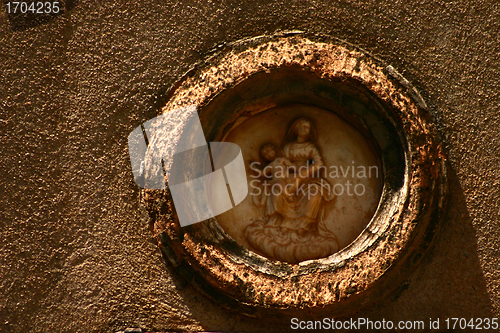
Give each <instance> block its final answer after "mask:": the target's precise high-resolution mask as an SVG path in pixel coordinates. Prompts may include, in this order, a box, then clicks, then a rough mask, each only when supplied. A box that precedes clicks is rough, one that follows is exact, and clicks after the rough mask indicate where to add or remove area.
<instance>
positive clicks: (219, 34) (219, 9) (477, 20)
mask: <svg viewBox="0 0 500 333" xmlns="http://www.w3.org/2000/svg"><path fill="white" fill-rule="evenodd" d="M69 7H71V9H70V10H68V11H67V12H66V13H65V14H64V15H61V16H59V17H57V18H55V19H53V20H51V21H48V22H47V23H45V24H42V25H38V26H33V27H31V28H29V27H22V26H21V27H20V26H18V25H11V24H10V22H9V20H8V17H7V15H6V13H5V12H4V11H2V13H1V14H0V59H1V62H0V88H1V89H0V143H1V149H0V193H1V194H0V278H1V280H0V295H2V296H1V297H0V331H1V332H26V331H28V330H31V331H33V332H49V331H52V332H113V331H116V330H119V329H123V328H125V327H130V326H135V327H142V328H145V329H149V330H174V329H177V330H235V331H281V330H286V329H287V324H286V323H276V322H273V320H272V318H269V319H268V320H267V321H255V320H251V319H247V318H242V317H240V316H238V315H236V314H233V313H228V312H226V311H225V310H223V309H222V308H220V307H219V306H218V305H216V304H214V303H212V302H211V301H209V300H207V299H206V298H205V297H204V296H202V295H200V294H199V293H198V292H197V291H195V290H194V289H193V288H192V287H191V286H190V285H188V284H186V283H185V282H184V281H183V280H182V279H180V278H179V277H177V276H176V275H175V274H173V273H172V271H171V270H170V269H169V268H166V267H165V264H164V262H163V261H162V259H161V256H160V254H159V251H158V249H157V247H156V245H155V244H154V243H153V242H152V241H151V235H150V232H149V230H148V228H147V222H146V215H145V213H144V211H143V210H142V208H141V205H140V204H139V203H140V201H139V200H140V199H139V189H138V188H137V186H136V185H135V184H134V183H133V179H132V174H131V171H130V166H129V160H128V151H127V136H128V134H129V133H130V131H132V130H133V129H134V128H135V127H136V126H138V125H139V124H140V123H142V122H144V121H146V120H148V119H150V118H152V117H154V116H155V112H156V109H157V108H158V104H159V103H158V101H161V99H162V96H163V94H164V92H165V91H166V89H167V88H168V87H169V86H170V85H171V84H172V83H174V82H175V81H176V80H177V79H178V78H179V77H181V76H182V74H183V73H185V72H186V71H187V70H189V68H190V67H191V66H193V64H195V63H196V62H197V61H199V60H200V59H202V58H203V55H204V54H205V53H206V52H207V51H208V50H210V49H212V48H214V47H215V46H217V45H218V44H220V43H224V42H229V41H234V40H237V39H240V38H244V37H249V36H257V35H261V34H269V33H273V32H275V31H278V30H287V29H288V30H292V29H299V30H305V31H309V32H319V33H323V34H328V35H332V36H334V37H338V38H341V39H344V40H346V41H348V42H351V43H353V44H356V45H358V46H360V47H362V48H363V49H365V50H366V51H367V52H369V53H371V54H373V55H375V56H376V57H379V58H381V59H382V60H383V61H385V62H386V63H387V64H390V65H392V66H393V67H395V68H396V69H397V70H398V71H399V72H401V73H402V74H403V75H404V76H405V77H406V78H407V79H409V80H410V81H411V82H412V83H413V84H414V85H415V86H416V88H417V89H419V90H420V92H421V94H422V96H423V97H424V99H425V100H426V102H427V103H428V105H429V107H430V111H431V114H432V116H433V117H434V119H435V121H436V123H437V126H438V128H439V130H440V131H441V133H442V135H443V137H444V138H445V146H446V149H447V151H448V154H449V159H450V167H451V175H450V178H451V185H450V205H449V206H450V207H449V210H448V212H447V213H446V215H445V218H444V221H443V228H442V229H441V231H440V233H439V234H438V235H436V241H435V244H434V246H433V248H432V249H431V251H430V253H429V254H428V255H427V256H426V257H425V258H424V260H423V262H422V264H421V265H420V266H419V267H417V268H416V270H415V271H414V273H413V274H412V275H411V276H410V277H409V278H408V280H407V281H406V283H405V284H403V285H402V286H400V288H399V290H398V291H397V292H396V293H395V294H394V295H393V297H391V298H388V299H386V300H384V301H382V302H381V303H380V304H375V305H373V306H371V307H369V308H366V309H365V310H362V311H361V312H359V313H358V314H357V315H356V316H359V317H368V318H370V319H373V320H375V319H381V318H385V319H386V320H394V321H396V320H425V321H428V318H438V317H439V318H441V320H444V319H445V318H448V317H465V318H472V317H482V318H485V317H494V316H496V317H499V316H500V283H499V280H500V245H499V243H500V219H499V215H500V208H499V207H500V192H499V182H500V168H499V166H500V155H499V154H498V151H499V150H500V136H499V134H498V129H499V128H500V113H499V112H498V108H499V105H500V95H499V92H500V88H499V87H500V58H499V57H498V54H499V53H500V39H499V37H498V36H499V32H500V20H499V17H500V4H498V3H497V2H496V1H494V0H491V1H475V0H468V1H423V0H416V1H375V0H372V1H347V0H346V1H328V2H327V1H308V0H295V1H248V2H244V3H243V2H236V1H221V2H215V1H214V2H212V1H201V0H200V1H178V2H169V1H152V0H146V1H135V2H132V1H109V2H106V1H99V0H95V1H78V2H72V6H69Z"/></svg>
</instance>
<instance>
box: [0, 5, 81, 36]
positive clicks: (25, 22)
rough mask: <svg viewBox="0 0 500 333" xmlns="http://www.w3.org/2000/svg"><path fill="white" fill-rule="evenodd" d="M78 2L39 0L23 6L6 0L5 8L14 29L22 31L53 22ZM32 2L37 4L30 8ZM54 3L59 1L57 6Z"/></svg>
mask: <svg viewBox="0 0 500 333" xmlns="http://www.w3.org/2000/svg"><path fill="white" fill-rule="evenodd" d="M8 2H10V3H11V4H10V13H9V12H8V9H7V8H8V7H7V5H6V4H7V3H8ZM78 2H79V0H62V1H61V0H59V1H44V2H41V1H39V2H28V6H27V7H21V5H18V6H17V7H16V6H15V5H14V4H13V2H12V1H10V0H4V3H5V5H4V8H5V11H6V12H7V17H8V19H9V23H10V28H11V29H12V31H22V30H26V29H30V28H34V27H37V26H39V25H42V24H46V23H49V22H51V21H52V20H54V19H55V18H57V17H59V16H61V15H63V14H65V13H67V12H69V11H70V10H72V9H73V8H74V7H75V6H76V5H77V4H78ZM31 3H34V4H35V6H34V7H31V8H30V7H29V5H31ZM54 3H57V6H55V7H54ZM39 4H43V6H41V7H40V5H39ZM47 4H50V5H47ZM56 8H58V9H56ZM14 11H15V12H14ZM23 12H24V13H23Z"/></svg>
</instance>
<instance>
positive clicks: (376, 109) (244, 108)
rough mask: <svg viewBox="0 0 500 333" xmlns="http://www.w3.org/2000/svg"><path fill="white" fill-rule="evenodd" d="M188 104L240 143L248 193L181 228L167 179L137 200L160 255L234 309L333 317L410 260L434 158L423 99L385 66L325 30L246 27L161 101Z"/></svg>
mask: <svg viewBox="0 0 500 333" xmlns="http://www.w3.org/2000/svg"><path fill="white" fill-rule="evenodd" d="M191 105H195V106H196V108H197V110H198V114H199V118H200V121H201V124H202V127H203V131H204V134H205V137H206V140H207V142H217V141H225V142H232V143H236V144H237V145H238V146H239V147H240V149H241V153H242V157H243V161H244V164H245V171H246V176H247V185H248V189H249V193H248V195H247V197H246V198H245V200H243V202H241V203H239V204H238V205H236V206H235V207H234V208H233V209H231V210H229V211H227V212H225V213H223V214H221V215H218V216H215V217H213V218H211V219H208V220H206V221H203V222H201V223H197V224H194V225H190V226H187V227H182V228H181V227H180V225H179V222H178V220H177V218H176V214H177V213H176V210H175V207H174V204H173V200H172V197H171V195H170V193H169V191H168V187H167V190H165V191H160V190H145V193H144V202H145V205H146V207H147V210H148V212H149V215H150V223H151V228H152V230H153V232H154V234H155V236H156V237H157V239H158V241H159V244H160V247H161V249H162V253H163V254H164V257H165V258H166V260H167V261H168V262H169V263H170V264H171V265H173V267H175V268H176V270H177V271H178V272H179V274H181V275H182V276H183V277H184V278H186V279H187V280H189V281H190V282H191V283H193V284H194V285H195V286H196V287H198V288H199V289H200V290H202V291H203V292H204V293H205V294H206V295H208V296H209V297H211V298H213V299H215V300H216V301H218V302H219V303H221V304H223V305H225V306H227V307H229V308H232V309H234V310H238V311H239V312H242V313H245V314H248V315H265V314H273V315H285V316H287V315H292V314H293V315H294V316H310V315H311V314H312V315H318V316H320V315H321V314H328V316H341V315H347V314H349V313H352V312H355V311H357V310H359V309H360V308H361V307H363V306H366V305H367V304H370V303H372V302H374V301H376V300H378V299H380V298H381V297H383V296H385V295H387V294H388V293H389V292H390V291H391V290H393V289H394V288H395V287H396V286H397V284H398V283H399V282H400V281H401V280H402V279H404V278H405V277H406V276H407V274H408V273H409V272H410V270H411V268H412V267H413V266H414V265H415V264H416V263H418V261H419V260H420V258H421V256H422V253H423V252H425V249H426V248H427V247H428V245H429V242H430V240H431V239H432V237H430V236H431V235H432V234H433V232H434V230H435V228H436V226H437V223H438V220H439V218H440V215H441V212H442V210H443V205H444V202H445V197H446V168H445V161H444V154H443V153H442V151H441V147H440V144H439V142H438V141H437V139H436V136H437V134H436V131H435V129H434V127H433V126H432V123H431V122H430V120H429V117H428V114H427V111H426V106H425V103H424V102H423V101H422V99H421V98H420V97H419V95H418V93H417V92H416V90H415V89H413V88H412V87H411V86H410V85H409V83H408V81H406V80H405V79H404V78H402V77H401V76H400V75H399V74H397V72H395V71H394V69H393V68H392V67H390V66H386V65H383V64H382V63H381V62H380V61H378V60H376V59H373V58H372V57H370V56H368V55H367V54H366V53H364V52H362V51H361V50H359V49H357V48H355V47H353V46H351V45H348V44H346V43H343V42H341V41H338V40H334V39H331V38H326V37H318V36H306V35H303V34H289V35H279V36H272V37H261V38H253V39H250V40H245V41H240V42H237V43H234V44H232V45H230V46H227V47H226V48H225V49H222V50H220V51H218V53H215V54H213V55H211V56H210V57H209V58H207V59H206V61H205V62H203V63H200V64H199V65H198V66H197V67H196V68H195V69H193V70H192V71H191V72H190V73H188V74H187V75H186V76H185V77H184V78H182V79H181V80H180V81H179V82H178V83H177V84H176V86H175V88H174V89H173V90H172V91H171V94H170V98H169V100H168V102H167V103H166V105H165V106H164V107H163V109H162V110H161V112H162V113H165V112H170V111H171V110H174V109H179V108H181V107H186V106H191ZM177 130H178V137H179V138H180V140H182V137H183V135H188V134H186V133H183V132H182V127H180V128H178V129H177ZM167 178H168V170H167ZM167 182H168V179H167ZM286 189H288V191H287V190H286ZM266 190H267V192H266ZM212 197H216V196H215V195H214V196H212ZM305 309H307V311H304V310H305Z"/></svg>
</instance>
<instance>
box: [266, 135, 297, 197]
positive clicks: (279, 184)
mask: <svg viewBox="0 0 500 333" xmlns="http://www.w3.org/2000/svg"><path fill="white" fill-rule="evenodd" d="M260 155H261V156H262V157H263V158H264V159H265V160H267V161H268V162H270V163H269V164H268V165H267V166H266V167H265V168H264V170H263V174H264V175H265V176H266V177H271V179H270V180H268V181H265V183H264V184H265V185H264V187H269V189H268V193H266V195H263V196H262V197H261V199H260V203H259V204H258V205H259V206H262V205H263V204H264V202H265V200H266V197H268V196H269V195H271V197H276V196H280V195H282V196H283V197H284V198H285V199H286V200H287V201H289V202H291V201H293V192H294V191H295V188H296V186H294V184H292V183H295V179H294V178H295V177H290V173H289V168H291V167H293V163H292V162H290V160H288V159H286V158H284V157H277V152H276V147H275V146H274V145H273V144H270V143H269V144H266V145H264V146H262V148H261V149H260ZM271 192H272V193H271Z"/></svg>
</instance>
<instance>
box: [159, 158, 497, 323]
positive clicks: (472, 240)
mask: <svg viewBox="0 0 500 333" xmlns="http://www.w3.org/2000/svg"><path fill="white" fill-rule="evenodd" d="M449 178H450V189H449V190H450V194H449V195H450V198H449V206H448V210H447V212H446V213H445V215H444V218H443V221H442V223H441V225H440V227H439V228H438V231H437V234H436V235H435V237H434V242H433V244H432V246H431V248H430V250H429V252H428V253H427V254H426V255H425V257H424V259H423V260H422V261H421V263H420V264H419V266H418V267H416V269H415V271H414V272H413V273H412V274H411V276H410V277H409V278H408V279H407V280H406V281H405V282H404V283H403V284H401V285H400V286H399V287H398V288H397V289H396V290H395V291H394V292H393V293H392V294H391V295H390V296H389V297H388V298H386V299H384V300H382V301H380V302H379V303H375V304H372V305H370V306H368V307H367V308H365V309H363V310H361V311H360V312H358V313H356V314H354V315H353V316H352V317H353V318H367V319H370V320H372V321H375V320H382V319H385V320H386V321H389V320H391V321H393V322H394V323H397V322H398V321H417V320H418V321H423V322H424V324H425V327H426V328H428V326H429V320H430V319H433V320H436V319H439V320H440V330H442V331H446V322H445V320H446V319H447V318H465V319H467V320H468V321H469V320H470V319H471V318H493V316H494V312H493V308H492V304H491V301H490V298H489V295H488V291H487V288H486V281H485V278H484V276H483V271H482V267H481V264H480V261H479V258H478V245H477V240H476V236H475V230H474V227H473V225H472V219H471V217H470V216H469V213H468V211H467V204H466V200H465V197H464V194H463V190H462V187H461V185H460V182H459V179H458V177H457V175H456V173H455V171H454V170H453V169H452V168H450V169H449ZM168 271H169V273H171V274H172V276H173V277H174V283H175V285H176V287H177V291H178V293H179V295H180V296H181V297H182V299H183V303H184V304H185V305H186V306H187V307H189V309H190V311H191V313H192V314H193V317H195V318H196V319H197V320H198V321H199V322H200V324H201V325H202V326H203V327H204V328H205V329H207V330H241V329H245V328H249V327H255V325H256V322H255V319H251V318H247V317H244V316H239V315H238V314H235V316H231V319H232V320H231V322H228V321H227V320H226V321H225V322H224V320H223V321H222V322H221V321H218V320H217V317H218V316H217V315H216V316H213V315H214V313H213V312H214V310H215V308H218V309H220V311H222V312H226V310H224V309H223V308H222V307H220V306H219V305H218V304H215V303H213V301H211V300H209V299H207V298H206V297H205V296H204V295H201V294H200V293H199V292H198V291H196V290H194V288H193V287H191V286H190V285H189V284H188V283H187V282H186V281H184V280H183V279H182V278H181V277H179V276H178V274H177V273H176V272H175V271H174V270H173V269H170V267H169V269H168ZM207 306H209V307H210V308H211V309H212V310H211V311H207ZM223 316H224V315H222V313H221V316H220V317H223ZM260 316H261V317H262V318H261V319H262V320H259V324H258V325H259V327H261V328H263V327H267V330H269V331H271V332H283V331H290V329H291V327H290V320H291V318H290V319H289V320H282V319H281V320H279V321H278V319H277V318H275V317H272V318H266V316H265V314H260ZM220 317H219V319H222V318H220ZM311 319H312V320H321V319H322V318H315V317H312V315H311ZM345 319H350V318H339V319H338V320H345Z"/></svg>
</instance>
